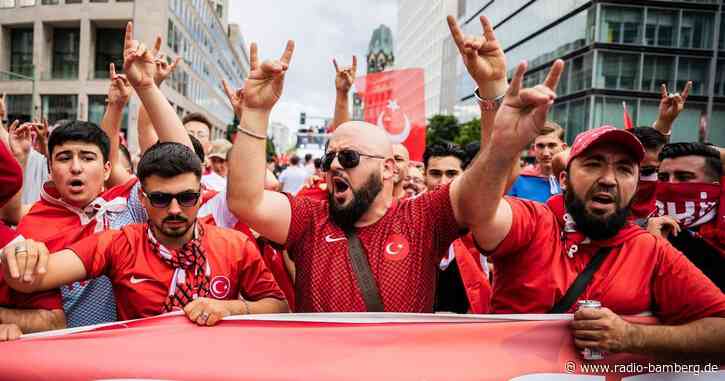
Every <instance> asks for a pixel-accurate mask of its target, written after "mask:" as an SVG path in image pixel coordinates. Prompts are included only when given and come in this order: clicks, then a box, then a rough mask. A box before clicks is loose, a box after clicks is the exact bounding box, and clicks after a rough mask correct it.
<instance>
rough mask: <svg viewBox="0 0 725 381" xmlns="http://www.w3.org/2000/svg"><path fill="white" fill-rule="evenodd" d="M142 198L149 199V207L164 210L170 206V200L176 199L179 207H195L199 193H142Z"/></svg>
mask: <svg viewBox="0 0 725 381" xmlns="http://www.w3.org/2000/svg"><path fill="white" fill-rule="evenodd" d="M143 194H144V196H146V198H148V199H149V201H150V202H151V206H153V207H154V208H166V207H168V206H169V204H171V200H173V199H176V201H177V202H178V203H179V205H181V206H184V207H190V206H194V205H196V203H197V201H199V197H201V192H191V191H184V192H181V193H176V194H174V193H164V192H151V193H146V192H143Z"/></svg>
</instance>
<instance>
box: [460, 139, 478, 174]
mask: <svg viewBox="0 0 725 381" xmlns="http://www.w3.org/2000/svg"><path fill="white" fill-rule="evenodd" d="M463 150H464V151H466V162H465V163H463V169H466V168H468V166H469V165H471V163H472V162H473V159H475V158H476V156H477V155H478V151H480V150H481V142H470V143H468V144H466V146H465V147H463Z"/></svg>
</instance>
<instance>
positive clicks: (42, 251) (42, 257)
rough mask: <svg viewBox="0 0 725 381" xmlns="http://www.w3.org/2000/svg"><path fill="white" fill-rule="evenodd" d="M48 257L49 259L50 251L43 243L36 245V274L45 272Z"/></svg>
mask: <svg viewBox="0 0 725 381" xmlns="http://www.w3.org/2000/svg"><path fill="white" fill-rule="evenodd" d="M48 259H50V252H49V251H48V248H47V247H46V246H45V245H44V244H42V243H41V244H40V245H39V246H38V265H37V266H36V267H35V270H36V271H35V273H36V274H41V275H42V274H45V273H46V272H47V271H48Z"/></svg>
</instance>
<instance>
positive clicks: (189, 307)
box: [184, 300, 199, 316]
mask: <svg viewBox="0 0 725 381" xmlns="http://www.w3.org/2000/svg"><path fill="white" fill-rule="evenodd" d="M197 304H199V302H198V300H192V301H191V302H189V303H186V305H185V306H184V313H185V314H186V316H189V314H190V313H191V312H192V311H193V310H194V307H196V305H197Z"/></svg>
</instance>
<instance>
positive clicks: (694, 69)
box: [677, 57, 710, 95]
mask: <svg viewBox="0 0 725 381" xmlns="http://www.w3.org/2000/svg"><path fill="white" fill-rule="evenodd" d="M709 68H710V60H709V59H706V58H689V57H680V62H679V63H678V66H677V91H680V90H681V89H683V88H684V87H685V83H687V81H692V89H691V90H690V94H695V95H703V94H705V90H706V89H707V71H708V69H709Z"/></svg>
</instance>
